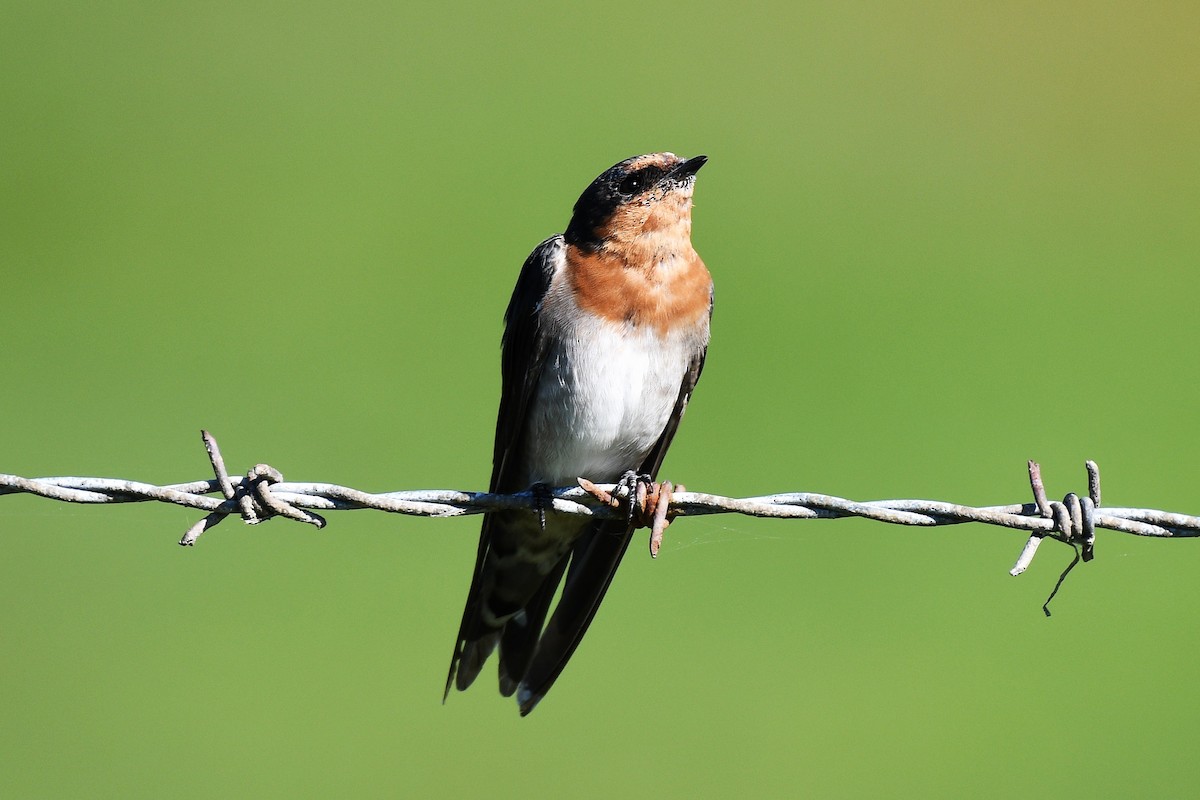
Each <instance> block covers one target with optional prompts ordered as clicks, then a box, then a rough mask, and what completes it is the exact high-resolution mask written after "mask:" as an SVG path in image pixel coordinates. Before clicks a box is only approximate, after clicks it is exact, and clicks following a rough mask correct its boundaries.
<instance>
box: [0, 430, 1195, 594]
mask: <svg viewBox="0 0 1200 800" xmlns="http://www.w3.org/2000/svg"><path fill="white" fill-rule="evenodd" d="M201 434H202V437H203V441H204V445H205V449H206V450H207V452H208V456H209V462H210V463H211V465H212V468H213V472H214V473H215V478H211V479H208V480H199V481H193V482H191V483H177V484H169V485H165V486H156V485H153V484H148V483H139V482H137V481H128V480H121V479H114V478H68V477H58V478H22V477H20V476H18V475H7V474H0V495H4V494H18V493H26V494H33V495H37V496H39V497H45V498H48V499H51V500H62V501H65V502H70V503H141V502H148V501H158V502H162V503H174V504H176V505H181V506H187V507H189V508H196V509H199V510H202V511H206V512H208V514H207V516H205V517H204V518H203V519H201V520H200V521H199V522H197V523H196V524H195V525H193V526H192V527H191V528H189V529H188V530H187V532H186V533H184V535H183V538H181V539H180V541H179V543H180V544H181V545H194V544H195V543H196V540H197V539H198V538H199V537H200V535H201V534H202V533H204V532H205V531H206V530H208V529H209V528H211V527H213V526H214V525H216V524H217V523H218V522H220V521H221V520H223V519H225V517H227V516H229V515H231V514H236V515H238V516H240V517H241V518H242V519H243V520H245V521H246V522H248V523H250V524H256V523H259V522H263V521H265V520H267V519H270V518H271V517H276V516H278V517H286V518H288V519H293V520H296V521H298V522H306V523H309V524H311V525H315V526H316V527H318V528H321V527H324V526H325V519H324V517H322V516H321V515H320V514H318V513H316V512H317V511H342V510H351V509H363V508H370V509H375V510H377V511H387V512H391V513H394V514H407V515H412V516H422V517H457V516H463V515H469V514H482V513H485V512H488V511H500V510H509V509H530V510H537V511H538V512H539V513H545V512H546V511H550V512H553V513H559V514H577V515H583V516H592V517H598V518H608V517H613V516H615V515H617V514H620V513H621V511H620V510H619V509H614V508H613V507H611V505H609V504H603V503H601V502H599V501H598V500H596V499H595V490H596V489H597V488H598V489H601V490H606V491H612V490H613V488H614V487H613V486H611V485H605V486H599V487H596V486H591V487H590V488H591V490H585V489H584V488H583V487H582V486H579V487H574V486H573V487H562V488H557V489H553V490H551V491H550V492H549V496H550V499H549V501H548V502H547V501H546V500H545V495H540V494H536V493H533V492H518V493H516V494H491V493H487V492H463V491H456V490H451V489H426V490H418V491H402V492H384V493H381V494H372V493H369V492H364V491H360V490H358V489H352V488H349V487H346V486H338V485H336V484H331V483H292V482H287V481H284V479H283V475H281V474H280V473H279V471H278V470H276V469H274V468H273V467H270V466H268V465H266V464H258V465H257V466H255V467H254V469H252V470H250V471H249V472H248V473H247V474H246V475H245V476H244V477H232V476H230V475H229V473H228V471H227V470H226V468H225V462H224V459H223V458H222V456H221V451H220V449H219V448H218V447H217V442H216V440H215V439H214V438H213V437H212V435H211V434H209V433H208V432H207V431H202V432H201ZM1028 470H1029V481H1030V486H1031V488H1032V490H1033V496H1034V500H1033V502H1032V503H1017V504H1013V505H1006V506H985V507H982V508H975V507H972V506H965V505H959V504H957V503H946V502H942V501H937V500H870V501H865V502H864V501H854V500H847V499H845V498H841V497H833V496H830V495H824V494H814V493H810V492H788V493H784V494H772V495H765V496H762V497H745V498H735V497H723V496H721V495H715V494H707V493H704V492H687V491H674V492H672V491H671V490H670V488H669V484H664V486H667V487H668V488H667V489H666V496H667V497H668V498H669V504H668V505H667V506H665V508H666V509H667V510H666V511H665V512H664V511H663V508H664V507H659V508H658V509H657V513H656V514H653V516H655V517H656V518H657V519H658V521H659V522H660V523H662V520H663V518H664V517H669V518H676V517H695V516H703V515H707V514H727V513H733V514H744V515H746V516H752V517H773V518H778V519H836V518H840V517H861V518H864V519H871V520H876V521H878V522H886V523H890V524H893V525H917V526H923V527H933V526H939V525H957V524H961V523H964V522H980V523H983V524H985V525H998V526H1001V527H1005V528H1014V529H1019V530H1026V531H1029V532H1030V536H1029V539H1028V540H1027V542H1026V544H1025V546H1024V548H1023V549H1022V550H1021V553H1020V555H1019V556H1018V558H1017V562H1016V564H1015V565H1014V566H1013V568H1012V569H1011V570H1010V572H1011V574H1013V575H1020V574H1021V573H1022V572H1024V571H1025V569H1026V568H1028V567H1029V565H1030V563H1031V562H1032V561H1033V557H1034V555H1035V554H1036V552H1037V549H1038V546H1039V545H1040V544H1041V542H1042V540H1043V539H1044V538H1047V537H1049V538H1052V539H1056V540H1058V541H1060V542H1064V543H1066V544H1068V545H1070V546H1071V547H1073V548H1074V549H1075V558H1074V560H1073V561H1072V562H1071V564H1070V566H1068V567H1067V569H1066V570H1065V571H1064V572H1063V574H1062V577H1060V578H1059V582H1058V585H1056V586H1055V589H1054V591H1055V592H1057V591H1058V588H1059V586H1061V585H1062V581H1063V579H1064V578H1065V577H1066V575H1067V573H1069V572H1070V571H1071V569H1072V568H1073V567H1074V566H1075V565H1076V564H1078V563H1079V562H1080V561H1090V560H1091V559H1092V558H1093V556H1094V553H1095V539H1096V529H1097V528H1104V529H1108V530H1114V531H1120V532H1121V533H1128V534H1132V535H1134V536H1149V537H1156V538H1191V537H1197V536H1200V517H1195V516H1189V515H1187V514H1178V513H1173V512H1167V511H1158V510H1154V509H1145V508H1104V509H1103V510H1100V470H1099V468H1098V467H1097V466H1096V463H1095V462H1093V461H1088V462H1087V474H1088V491H1087V494H1086V495H1082V496H1081V495H1077V494H1075V493H1073V492H1072V493H1068V494H1067V495H1066V496H1065V497H1064V498H1063V500H1062V501H1061V502H1059V501H1051V500H1049V499H1047V496H1046V490H1045V487H1044V485H1043V483H1042V476H1041V468H1040V467H1039V466H1038V464H1037V462H1035V461H1030V462H1029V463H1028ZM584 483H586V481H585V482H584ZM218 492H219V493H220V495H221V496H220V497H210V496H209V495H211V494H214V493H218ZM661 539H662V531H661V527H656V529H655V533H654V534H653V535H652V536H651V548H652V551H653V550H656V549H657V548H655V547H654V545H655V544H656V543H657V542H661ZM1053 596H1054V594H1053V593H1051V595H1050V597H1051V598H1053ZM1046 602H1047V603H1049V599H1048V600H1047V601H1046ZM1044 608H1045V607H1044ZM1045 610H1046V613H1047V615H1048V614H1049V609H1048V608H1045Z"/></svg>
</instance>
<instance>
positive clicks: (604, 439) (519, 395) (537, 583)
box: [442, 152, 713, 716]
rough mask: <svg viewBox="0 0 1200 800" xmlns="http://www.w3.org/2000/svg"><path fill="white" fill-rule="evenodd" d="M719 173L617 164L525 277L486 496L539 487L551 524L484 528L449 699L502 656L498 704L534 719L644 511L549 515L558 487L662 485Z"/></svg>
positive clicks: (700, 349) (689, 387) (696, 354)
mask: <svg viewBox="0 0 1200 800" xmlns="http://www.w3.org/2000/svg"><path fill="white" fill-rule="evenodd" d="M707 161H708V158H707V156H703V155H700V156H694V157H692V158H681V157H679V156H676V155H674V154H673V153H667V152H663V153H650V154H646V155H640V156H634V157H632V158H628V159H625V160H624V161H621V162H619V163H617V164H615V165H613V166H612V167H610V168H609V169H607V170H605V171H604V172H603V173H601V174H600V175H599V176H598V177H597V178H596V179H595V180H593V181H592V182H591V184H589V185H588V187H587V188H586V189H585V190H584V191H583V193H582V194H581V195H580V196H579V200H578V201H577V202H576V203H575V206H574V209H573V212H572V215H571V218H570V221H569V223H568V224H567V227H566V230H565V231H564V232H563V233H561V234H558V235H556V236H551V237H550V238H549V239H546V240H545V241H543V242H542V243H541V244H539V245H538V246H537V247H536V248H535V249H534V250H533V252H532V253H531V254H530V255H529V258H527V259H526V261H525V263H524V265H523V266H522V268H521V272H520V275H519V277H518V278H517V284H516V287H515V288H514V290H513V293H512V298H511V300H510V301H509V304H508V308H507V311H506V312H505V315H504V322H505V329H504V334H503V337H502V339H501V396H500V410H499V414H498V416H497V421H496V438H495V446H494V449H493V458H492V477H491V482H490V487H489V490H490V491H491V492H497V493H512V492H521V491H527V490H531V491H532V492H533V493H534V496H535V497H537V498H540V499H539V501H538V503H539V505H538V513H533V512H532V511H530V510H528V509H519V510H503V511H493V512H490V513H488V514H486V515H485V516H484V520H483V525H482V530H481V532H480V537H479V547H478V550H477V554H476V561H475V570H474V573H473V576H472V580H471V588H470V591H469V592H468V594H467V601H466V607H465V608H464V610H463V615H462V622H461V624H460V627H459V631H458V638H457V640H456V642H455V647H454V653H453V656H452V658H451V661H450V672H449V675H448V676H447V679H446V687H445V692H444V693H443V696H442V700H443V702H445V700H446V698H447V697H448V696H449V694H450V690H451V687H452V686H456V687H457V688H458V689H459V690H460V691H461V690H465V689H467V688H468V687H469V686H470V685H471V684H472V682H473V681H474V680H475V678H476V677H477V676H478V675H479V673H480V671H481V669H482V668H483V666H484V663H485V661H487V659H488V657H489V655H490V654H491V653H492V652H493V651H494V650H495V649H497V648H498V649H499V666H498V671H499V684H500V693H501V694H502V695H504V696H512V695H513V694H514V693H515V694H516V696H517V697H516V699H517V703H518V708H519V711H520V714H521V716H525V715H527V714H528V713H529V712H530V711H532V710H533V708H534V707H535V706H536V705H537V704H538V703H539V702H540V701H541V699H542V698H543V697H544V696H545V694H546V693H547V692H548V691H549V690H550V687H551V686H552V685H553V684H554V682H555V680H556V679H557V678H558V676H559V674H560V673H561V672H562V670H563V668H564V667H565V666H566V664H567V661H568V660H569V659H570V658H571V656H572V654H573V653H574V652H575V648H576V647H577V646H578V644H579V642H580V640H581V639H582V638H583V635H584V633H585V632H586V631H587V629H588V626H589V625H590V624H591V622H592V619H593V617H594V616H595V614H596V610H597V608H598V607H599V605H600V602H601V600H602V599H603V598H604V594H605V592H606V591H607V590H608V587H609V584H610V582H611V581H612V578H613V574H614V573H615V572H616V570H617V567H618V566H619V565H620V562H621V558H622V556H623V555H624V554H625V551H626V549H627V547H628V545H629V542H630V540H631V538H632V536H633V532H634V528H635V527H636V525H637V524H638V522H637V520H636V519H635V517H634V515H633V513H632V511H631V512H630V513H629V514H628V515H626V516H624V517H620V518H617V519H601V520H597V519H590V518H588V517H581V516H576V515H567V514H558V515H556V514H553V513H551V514H546V513H545V510H544V504H545V503H546V502H548V501H549V499H550V496H549V488H550V487H556V486H563V485H567V484H571V483H574V482H575V481H576V480H577V479H579V478H586V479H588V480H591V481H595V482H596V483H618V484H619V486H620V487H622V491H623V493H624V495H625V496H626V497H632V496H634V491H635V490H636V484H637V482H639V481H641V482H643V483H648V484H651V485H653V486H657V485H655V484H653V482H654V481H655V480H656V478H657V474H658V471H659V468H660V467H661V465H662V462H663V457H664V456H665V455H666V452H667V448H668V447H670V445H671V440H672V439H673V438H674V437H675V432H676V430H677V429H678V427H679V422H680V419H681V418H682V417H683V414H684V411H685V409H686V408H687V405H688V401H689V399H690V398H691V396H692V392H693V390H694V389H695V387H696V382H697V381H698V380H699V378H700V373H701V371H702V370H703V368H704V360H705V356H706V355H707V352H708V342H709V325H710V319H711V317H712V307H713V282H712V278H711V276H710V274H709V271H708V269H707V268H706V267H705V265H704V262H703V261H702V260H701V259H700V256H699V255H698V254H697V253H696V251H695V249H694V248H693V247H692V240H691V229H692V193H693V190H694V187H695V182H696V173H697V172H698V171H699V170H700V168H701V167H703V166H704V164H705V163H706V162H707ZM632 503H633V501H632V500H629V505H630V507H632ZM564 575H565V581H564ZM560 583H561V584H562V591H561V596H560V597H559V599H558V603H557V604H556V605H555V607H554V610H553V613H551V612H550V606H551V604H552V602H553V600H554V598H555V595H556V593H557V592H558V589H559V584H560ZM547 618H548V619H547Z"/></svg>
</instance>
